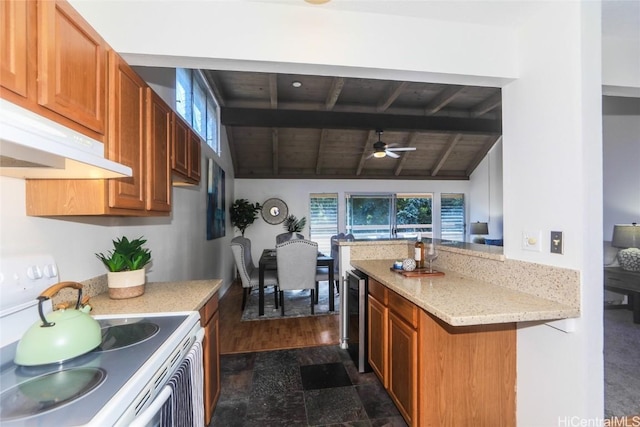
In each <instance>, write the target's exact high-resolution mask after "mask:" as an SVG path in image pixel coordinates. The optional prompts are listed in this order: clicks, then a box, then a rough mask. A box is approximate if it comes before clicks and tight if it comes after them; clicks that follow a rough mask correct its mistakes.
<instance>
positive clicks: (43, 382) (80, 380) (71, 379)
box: [0, 368, 106, 421]
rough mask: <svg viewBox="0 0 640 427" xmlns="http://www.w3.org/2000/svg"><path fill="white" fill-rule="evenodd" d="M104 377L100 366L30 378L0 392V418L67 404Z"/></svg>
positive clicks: (27, 415)
mask: <svg viewBox="0 0 640 427" xmlns="http://www.w3.org/2000/svg"><path fill="white" fill-rule="evenodd" d="M105 378H106V372H105V371H104V370H103V369H100V368H73V369H65V370H62V371H58V372H52V373H50V374H46V375H43V376H40V377H36V378H33V379H31V380H29V381H26V382H24V383H22V384H19V385H17V386H15V387H12V388H10V389H8V390H6V391H4V392H2V394H0V420H2V421H10V420H15V419H20V418H24V417H29V416H32V415H36V414H38V415H39V414H42V413H43V412H46V411H49V410H52V409H55V408H58V407H60V406H63V405H65V404H67V403H70V402H72V401H74V400H76V399H78V398H80V397H82V396H84V395H85V394H87V393H89V392H90V391H91V390H93V389H95V388H96V387H98V386H99V385H100V384H101V383H102V382H103V381H104V379H105Z"/></svg>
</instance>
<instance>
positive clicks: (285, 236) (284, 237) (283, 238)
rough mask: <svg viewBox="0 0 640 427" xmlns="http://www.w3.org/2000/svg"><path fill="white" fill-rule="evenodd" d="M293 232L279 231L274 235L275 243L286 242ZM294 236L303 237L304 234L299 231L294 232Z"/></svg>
mask: <svg viewBox="0 0 640 427" xmlns="http://www.w3.org/2000/svg"><path fill="white" fill-rule="evenodd" d="M293 234H294V233H280V234H278V235H277V236H276V245H279V244H280V243H284V242H287V241H289V240H291V237H293ZM295 236H296V237H295V238H296V239H304V235H303V234H300V233H295Z"/></svg>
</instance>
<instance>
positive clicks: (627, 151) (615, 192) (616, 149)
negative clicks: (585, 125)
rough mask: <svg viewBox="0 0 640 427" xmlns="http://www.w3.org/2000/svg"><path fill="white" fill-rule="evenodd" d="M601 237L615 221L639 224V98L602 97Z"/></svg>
mask: <svg viewBox="0 0 640 427" xmlns="http://www.w3.org/2000/svg"><path fill="white" fill-rule="evenodd" d="M602 103H603V104H602V110H603V111H602V112H603V117H602V122H603V125H602V127H603V139H604V150H603V160H604V177H603V178H604V195H603V200H604V218H603V221H604V240H607V241H611V238H612V237H613V226H614V225H615V224H630V223H632V222H637V223H639V224H640V99H639V98H619V97H608V96H605V97H603V98H602Z"/></svg>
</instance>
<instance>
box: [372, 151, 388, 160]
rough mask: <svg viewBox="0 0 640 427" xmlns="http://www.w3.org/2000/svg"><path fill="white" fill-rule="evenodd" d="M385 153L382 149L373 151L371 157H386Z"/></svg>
mask: <svg viewBox="0 0 640 427" xmlns="http://www.w3.org/2000/svg"><path fill="white" fill-rule="evenodd" d="M386 155H387V153H385V151H384V150H382V151H374V152H373V157H375V158H377V159H381V158H383V157H386Z"/></svg>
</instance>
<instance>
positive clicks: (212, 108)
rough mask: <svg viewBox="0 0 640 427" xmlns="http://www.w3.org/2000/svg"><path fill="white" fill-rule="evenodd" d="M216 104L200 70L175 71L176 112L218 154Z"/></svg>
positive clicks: (218, 126) (178, 69)
mask: <svg viewBox="0 0 640 427" xmlns="http://www.w3.org/2000/svg"><path fill="white" fill-rule="evenodd" d="M218 111H219V107H218V102H217V101H216V99H215V97H214V96H213V92H212V91H211V88H210V87H209V85H208V84H207V82H206V79H205V78H204V76H203V74H202V72H201V71H200V70H190V69H187V68H177V69H176V112H177V113H178V114H180V115H181V116H182V117H183V118H184V119H185V121H186V122H187V123H189V124H190V125H191V127H192V128H193V130H195V131H196V132H197V133H198V134H199V135H200V136H201V137H202V138H203V139H204V140H206V141H207V145H208V146H209V147H211V148H212V149H213V151H215V152H216V153H218V154H220V135H219V132H218V129H219V128H220V117H219V114H218Z"/></svg>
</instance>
